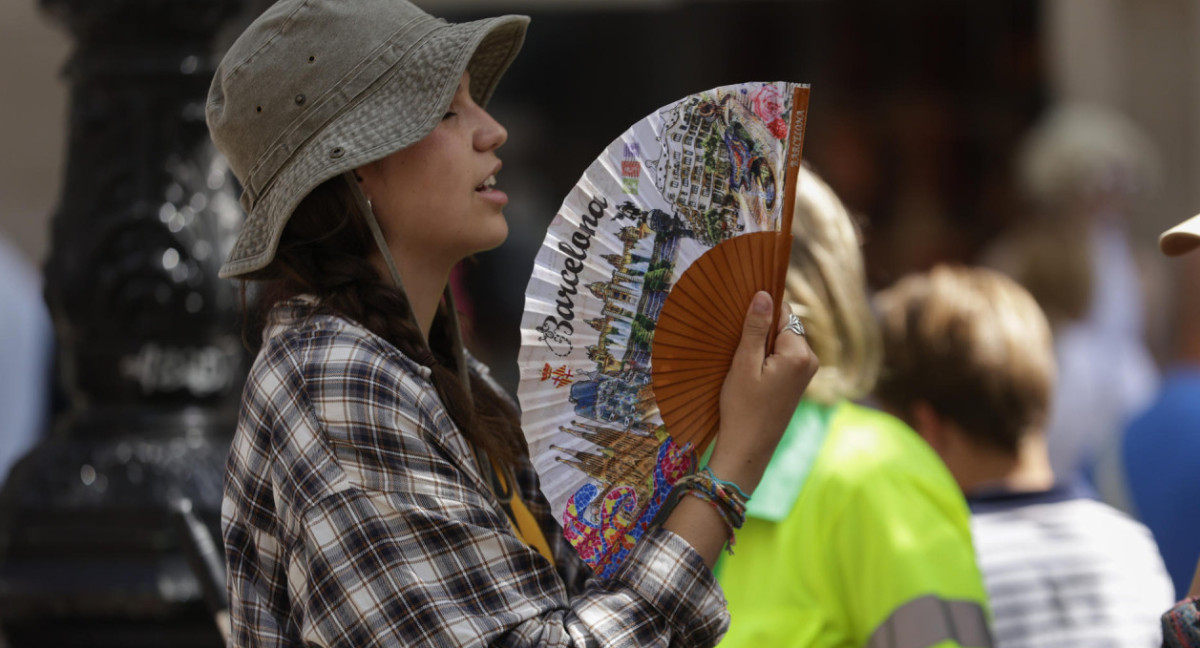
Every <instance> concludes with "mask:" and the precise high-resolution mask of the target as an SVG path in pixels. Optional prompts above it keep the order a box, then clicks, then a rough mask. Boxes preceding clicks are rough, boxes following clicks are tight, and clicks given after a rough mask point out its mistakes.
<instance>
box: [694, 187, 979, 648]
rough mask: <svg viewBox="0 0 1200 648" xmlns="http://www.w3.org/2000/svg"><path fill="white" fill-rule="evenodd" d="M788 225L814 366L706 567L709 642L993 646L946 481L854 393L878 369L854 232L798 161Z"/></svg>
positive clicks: (923, 447)
mask: <svg viewBox="0 0 1200 648" xmlns="http://www.w3.org/2000/svg"><path fill="white" fill-rule="evenodd" d="M792 233H793V234H794V235H795V240H794V243H793V246H792V252H791V263H790V269H789V271H788V277H787V294H786V298H787V299H788V301H790V302H791V303H792V308H793V310H794V311H795V312H796V313H797V314H798V315H800V317H801V318H802V319H803V321H804V324H805V327H806V328H807V331H808V339H809V343H810V344H811V346H812V348H813V350H814V351H815V352H816V354H817V357H819V358H820V359H821V368H820V369H819V370H818V372H817V375H816V377H815V378H814V379H813V381H812V383H811V384H810V385H809V388H808V390H807V391H806V392H805V396H804V400H803V401H801V403H800V406H799V407H798V408H797V410H796V413H795V416H794V417H793V419H792V422H791V425H790V426H789V427H788V430H787V431H786V432H785V433H784V437H783V440H782V441H781V442H780V444H779V447H778V449H777V450H776V452H775V455H774V457H772V459H771V462H770V464H769V465H768V467H767V469H766V472H765V473H764V475H763V479H762V482H761V483H760V484H759V486H758V488H757V489H756V490H755V492H754V494H753V497H751V499H750V502H749V505H748V510H747V519H746V523H745V526H743V527H742V529H741V530H740V531H739V532H738V533H737V538H736V540H737V542H736V546H735V547H734V550H735V554H734V555H727V556H725V557H724V558H723V559H722V561H721V562H720V563H719V565H718V568H717V577H718V580H719V582H720V583H721V586H722V587H723V588H724V591H725V597H726V599H728V602H729V612H730V615H731V618H732V623H731V626H730V629H729V632H728V634H726V636H725V638H724V640H723V641H722V642H721V644H720V646H721V647H722V648H742V647H748V648H766V647H768V646H769V647H771V648H776V647H781V646H804V647H806V648H808V647H812V648H823V647H834V646H837V647H841V646H855V647H857V646H870V647H871V648H925V647H927V646H937V647H939V648H941V647H948V646H991V645H992V643H991V632H990V629H989V620H988V619H989V617H988V610H987V595H986V593H985V589H984V586H983V581H982V577H981V576H980V572H979V568H978V566H977V565H976V561H975V553H974V550H973V549H972V543H971V532H970V513H969V512H968V510H967V505H966V502H965V500H964V498H963V495H962V493H961V491H959V489H958V486H957V485H956V484H955V482H954V478H953V477H952V476H951V475H950V473H949V471H948V470H947V469H946V467H945V465H944V464H943V463H942V462H941V460H940V459H939V458H938V456H937V455H936V454H935V453H934V452H933V450H932V449H931V448H930V447H929V445H928V444H926V443H925V442H924V441H923V440H922V439H921V438H920V437H919V436H917V434H916V433H915V432H913V431H912V430H911V429H910V428H908V427H907V426H906V425H905V424H904V423H902V422H900V421H899V420H897V419H895V418H893V417H891V416H889V415H887V414H884V413H882V412H878V411H875V410H872V409H868V408H866V407H862V406H860V405H856V404H854V403H853V402H851V401H852V400H853V399H857V398H860V397H862V396H864V395H865V394H867V393H869V392H870V391H871V389H872V387H873V386H874V383H875V380H876V377H877V376H878V373H879V366H880V360H881V353H882V350H881V349H882V346H881V343H880V334H879V328H878V324H877V323H876V321H875V318H874V316H873V314H872V312H871V307H870V302H869V299H868V296H867V293H866V286H865V279H864V271H863V259H862V254H861V252H860V250H859V240H858V233H857V230H856V228H855V227H854V224H853V223H852V222H851V220H850V217H849V215H848V214H847V213H846V209H845V207H843V206H842V203H841V201H839V200H838V198H837V196H836V195H835V194H834V193H833V191H832V190H831V189H830V188H829V186H828V185H826V184H825V183H824V182H823V181H822V180H820V179H819V178H818V177H817V176H816V175H815V174H814V173H812V172H811V171H810V170H809V169H807V168H803V169H801V172H800V181H799V183H798V187H797V198H796V208H795V215H794V221H793V228H792Z"/></svg>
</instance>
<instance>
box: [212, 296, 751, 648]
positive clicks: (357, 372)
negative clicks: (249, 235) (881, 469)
mask: <svg viewBox="0 0 1200 648" xmlns="http://www.w3.org/2000/svg"><path fill="white" fill-rule="evenodd" d="M264 338H265V342H264V346H263V349H262V351H261V352H260V353H259V355H258V358H257V359H256V360H255V363H254V365H253V367H252V369H251V371H250V376H249V378H248V381H247V385H246V391H245V393H244V395H243V399H242V411H241V416H240V418H239V423H238V428H237V433H236V435H235V438H234V442H233V446H232V449H231V451H230V456H229V462H228V468H227V475H226V485H225V496H224V502H223V505H222V527H223V536H224V541H225V553H226V561H227V567H228V574H229V576H228V586H229V597H230V611H231V615H232V618H233V635H232V637H233V639H232V640H233V643H234V644H235V645H238V646H300V645H304V646H356V647H357V646H477V645H497V646H652V645H653V646H667V645H670V646H710V645H713V644H715V643H716V642H717V640H718V639H719V638H720V637H721V635H722V634H723V633H724V631H725V629H726V628H727V627H728V624H729V616H728V613H727V612H726V610H725V602H724V599H723V597H722V594H721V591H720V588H719V587H718V586H717V584H716V581H715V580H714V579H713V577H712V573H711V572H710V571H709V569H708V568H707V567H706V566H705V565H704V562H703V560H702V559H701V558H700V556H699V554H697V553H696V552H695V551H694V550H693V549H692V548H691V546H690V545H688V543H687V542H686V541H684V540H683V539H682V538H680V537H679V536H677V535H675V534H673V533H670V532H668V531H665V530H662V529H659V530H657V531H654V532H652V533H649V534H647V535H646V536H645V537H644V538H643V539H642V540H641V541H640V542H639V543H638V545H637V546H636V548H635V549H634V551H633V553H632V554H631V555H630V557H629V559H628V561H627V562H626V563H625V564H623V565H622V567H621V568H620V569H619V570H618V572H617V573H616V574H615V575H614V577H613V578H611V579H610V580H607V581H603V582H601V581H599V580H598V579H591V580H587V579H586V576H587V575H588V572H587V568H586V567H585V566H583V565H582V563H581V562H580V561H579V560H578V558H577V557H576V556H575V554H574V552H573V551H572V550H571V548H570V547H569V545H567V543H566V542H565V540H564V539H563V536H562V531H561V528H560V527H559V526H558V524H557V523H556V522H555V520H554V519H553V518H552V516H551V515H550V512H549V506H548V504H547V503H546V500H545V498H544V497H543V496H542V494H541V492H540V491H539V489H538V485H537V477H536V475H535V474H534V472H533V470H532V468H531V466H530V465H529V463H528V462H527V461H525V462H522V464H521V465H520V466H519V467H518V470H517V481H518V487H519V489H520V494H521V496H522V498H523V499H524V501H525V503H526V504H527V505H528V508H529V510H530V512H531V513H532V514H533V516H534V517H535V518H536V520H537V522H538V524H539V526H540V527H541V529H542V531H543V533H544V535H545V537H546V539H547V541H548V542H549V543H550V545H551V550H552V552H553V554H554V556H555V561H554V562H555V563H556V564H551V562H550V561H549V560H547V559H546V558H545V557H544V556H543V555H541V554H540V553H539V552H538V551H537V550H535V549H533V548H531V547H530V546H528V545H526V544H525V543H524V542H522V541H521V540H520V539H518V537H517V536H516V535H515V534H514V532H513V530H512V527H511V525H510V523H509V520H508V517H507V516H506V514H505V511H504V509H503V508H502V506H501V504H500V502H499V501H497V499H496V498H495V496H494V495H493V494H492V491H491V489H490V488H488V486H487V483H486V482H485V481H484V479H483V477H481V475H480V473H479V471H478V470H477V467H476V465H475V461H474V459H473V453H472V452H471V449H470V447H469V445H468V442H467V441H466V439H465V438H464V437H463V436H462V435H461V434H460V433H459V432H458V430H457V429H456V428H455V426H454V424H453V422H452V421H451V419H450V417H449V415H448V413H447V412H446V411H445V409H444V408H443V406H442V404H441V402H440V401H439V399H438V397H437V394H436V392H435V390H434V387H433V385H432V383H431V382H430V380H429V377H430V372H429V370H428V369H427V368H425V367H422V366H420V365H418V364H417V363H415V362H413V361H411V360H410V359H408V358H407V357H405V356H404V355H403V354H401V353H400V352H399V351H398V350H397V349H396V348H395V347H393V346H392V345H390V344H388V343H387V342H385V341H384V340H382V339H381V338H379V337H377V336H376V335H374V334H373V333H371V332H369V331H367V330H365V329H363V328H362V327H360V326H358V325H356V324H354V323H352V322H350V321H347V320H345V319H342V318H339V317H333V316H328V315H319V314H314V313H313V312H312V309H311V306H309V305H308V302H307V301H306V300H304V299H297V300H292V301H290V302H287V303H285V304H283V305H281V306H279V307H277V308H276V309H275V310H274V311H273V312H272V317H271V320H270V321H269V325H268V327H267V330H266V332H265V334H264ZM476 368H477V369H481V366H479V365H477V366H476Z"/></svg>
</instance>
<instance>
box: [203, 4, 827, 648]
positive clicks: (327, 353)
mask: <svg viewBox="0 0 1200 648" xmlns="http://www.w3.org/2000/svg"><path fill="white" fill-rule="evenodd" d="M527 23H528V18H525V17H523V16H503V17H499V18H491V19H485V20H479V21H474V22H469V23H462V24H452V23H448V22H446V21H444V20H439V19H435V18H433V17H432V16H429V15H428V14H426V13H424V12H423V11H421V10H420V9H419V8H417V7H416V6H414V5H412V4H410V3H408V2H405V1H404V0H354V1H353V2H347V1H344V0H280V1H279V2H276V3H275V4H274V5H272V6H271V7H270V8H269V9H267V11H266V12H265V13H264V14H263V15H262V16H261V17H259V18H258V19H257V20H255V21H254V22H253V23H252V24H251V25H250V26H249V27H248V28H247V29H246V31H245V32H244V33H243V34H242V35H241V36H240V37H239V38H238V39H237V41H236V42H235V43H234V45H233V46H232V48H231V49H230V51H229V52H228V54H226V56H225V58H224V60H223V61H222V63H221V65H220V67H219V68H218V70H217V73H216V78H215V79H214V80H213V84H212V89H211V91H210V93H209V98H208V104H207V117H208V125H209V128H210V130H211V132H212V136H213V140H214V141H215V142H216V144H217V146H218V147H219V148H220V149H221V151H222V152H223V153H224V154H225V155H226V157H227V158H228V159H229V161H230V165H231V166H232V168H233V171H234V173H235V174H236V175H237V177H238V179H239V180H240V181H241V183H242V186H243V187H244V188H245V191H244V194H243V196H242V204H243V205H244V206H245V207H246V209H247V211H248V212H249V217H248V219H247V221H246V224H245V225H244V226H243V228H242V231H241V233H240V234H239V236H238V240H237V242H236V243H235V245H234V247H233V251H232V252H231V253H230V257H229V260H228V261H227V262H226V264H225V266H224V267H223V268H222V274H223V276H226V277H234V278H239V279H249V280H259V281H263V282H265V285H264V290H263V291H262V295H263V297H262V305H263V306H264V308H265V309H266V311H267V315H266V319H265V327H264V330H263V332H262V333H263V336H262V337H263V344H262V349H261V350H260V351H259V353H258V357H257V358H256V359H255V361H254V365H253V367H252V368H251V370H250V375H249V377H248V378H247V381H246V389H245V392H244V395H243V398H242V409H241V415H240V418H239V421H238V427H237V431H236V433H235V435H234V439H233V444H232V448H231V451H230V457H229V461H228V464H227V471H226V481H225V493H224V501H223V503H222V508H221V513H222V530H223V538H224V548H225V555H226V561H227V565H228V574H229V581H228V589H229V600H230V607H231V610H230V612H231V618H232V635H231V642H232V644H233V645H237V646H301V645H303V646H356V647H357V646H482V645H505V646H560V647H564V648H565V647H568V646H600V645H604V646H642V645H645V646H650V645H653V646H665V645H672V646H710V645H712V644H714V643H716V641H717V640H718V639H719V638H720V636H721V634H722V633H723V631H724V629H725V628H726V627H727V625H728V620H729V617H728V613H727V612H726V609H725V604H724V600H723V599H722V597H721V593H720V588H719V587H718V586H717V583H716V581H715V579H714V578H713V575H712V572H711V567H712V565H713V564H714V563H715V561H716V558H717V555H718V554H719V552H720V550H721V548H722V547H723V546H724V544H725V543H726V541H727V540H728V538H729V530H728V527H727V526H726V523H725V522H724V520H723V518H722V517H721V515H720V514H719V513H718V512H717V511H716V510H715V509H714V508H712V507H710V506H709V505H708V504H707V503H705V502H703V501H701V500H699V499H697V498H694V497H686V498H682V499H681V500H680V502H679V504H678V505H677V506H676V507H675V508H674V509H673V510H672V511H671V513H670V514H669V515H668V516H667V519H666V521H665V522H664V523H663V525H662V526H661V527H660V528H656V529H654V530H652V531H650V532H648V533H647V534H646V535H644V536H643V537H642V538H641V540H640V541H639V542H638V544H637V546H636V547H634V548H633V549H632V550H631V552H630V554H629V555H628V557H627V558H626V560H625V562H624V563H623V564H622V565H621V567H620V569H618V570H617V572H616V573H615V574H614V575H613V576H612V577H611V578H610V579H608V580H607V581H606V582H604V583H595V582H587V581H586V580H585V579H584V578H583V577H582V575H583V572H584V571H586V570H585V569H581V568H582V563H581V561H580V560H579V559H578V557H577V556H576V555H575V554H574V552H573V551H572V550H571V548H570V547H569V546H568V545H567V543H566V541H565V539H564V538H563V535H562V529H561V528H560V527H559V526H558V523H557V521H556V520H555V519H554V517H553V516H552V515H551V513H550V510H549V509H550V507H549V504H548V503H547V502H546V500H545V498H544V496H543V495H542V494H541V492H540V490H539V488H538V482H537V476H536V475H535V474H534V472H533V468H532V466H531V464H530V460H529V457H528V449H527V447H526V445H525V441H524V438H523V436H522V432H521V429H520V424H519V417H518V415H517V412H516V408H515V406H514V405H513V404H512V402H511V400H510V399H509V398H507V397H506V396H505V395H504V394H503V393H502V392H501V391H500V390H499V388H498V387H497V386H496V385H495V383H494V382H492V381H490V380H489V378H488V372H487V369H486V367H483V366H482V365H481V364H480V363H478V362H475V361H473V360H472V359H471V358H470V357H469V356H468V355H466V354H465V352H464V351H463V348H462V344H461V339H460V331H459V327H458V322H457V316H456V313H455V310H454V304H453V301H452V300H451V298H450V294H449V291H448V289H447V283H448V279H449V276H450V273H451V270H452V268H454V267H455V265H456V264H458V263H459V262H460V261H461V260H462V259H463V258H464V257H466V256H469V255H472V254H475V253H477V252H480V251H483V250H486V249H490V248H493V247H496V246H498V245H500V244H501V242H503V241H504V239H505V237H506V236H507V234H508V223H507V222H506V220H505V218H504V214H503V208H504V206H505V205H506V203H507V202H508V197H507V195H506V194H505V193H504V191H503V190H502V189H501V188H500V187H502V186H503V185H498V184H497V180H498V178H497V174H498V173H499V171H500V157H499V154H498V153H497V151H498V150H499V149H500V148H501V146H503V144H504V143H505V141H506V140H507V138H508V133H507V131H506V130H505V129H504V127H503V126H501V125H500V124H499V123H498V122H496V120H495V119H493V118H492V116H491V115H490V114H489V113H488V112H487V110H486V109H485V107H484V106H485V105H486V103H487V100H488V98H489V97H490V96H491V94H492V91H493V89H494V88H495V86H496V84H497V83H498V81H499V79H500V77H501V75H502V74H503V72H504V70H505V69H506V68H507V67H508V65H509V63H510V62H511V61H512V60H513V58H514V57H515V56H516V54H517V52H518V51H519V49H520V47H521V44H522V41H523V39H524V35H525V27H526V25H527ZM771 312H772V304H771V299H770V297H769V296H768V295H767V294H766V293H760V294H759V295H757V296H756V297H755V299H754V300H753V302H752V304H751V308H750V309H749V312H748V313H747V316H746V320H745V326H744V329H743V335H742V342H741V345H740V346H739V348H738V350H737V352H736V353H735V356H734V359H733V365H732V368H731V369H730V373H729V380H727V381H726V385H725V388H724V389H723V391H722V395H721V415H722V417H723V418H724V419H726V420H730V421H737V422H738V425H737V432H738V434H722V435H721V436H720V439H721V440H719V441H718V442H717V447H716V448H715V449H714V451H713V456H712V459H711V461H710V463H709V467H710V468H711V469H712V471H713V472H714V473H716V475H717V476H718V477H720V478H722V479H724V480H728V481H732V482H734V483H736V484H739V485H740V486H741V487H742V488H743V489H744V490H746V491H753V490H754V487H755V486H756V485H757V483H758V481H759V478H760V477H761V475H762V471H763V469H764V468H765V465H766V462H767V457H769V456H770V453H771V450H772V449H773V448H774V447H775V444H776V443H777V442H778V440H779V437H780V435H781V434H782V433H783V430H784V428H785V426H786V423H787V420H788V416H789V415H790V414H791V412H792V411H793V409H794V408H795V406H796V402H797V401H798V400H799V398H800V394H801V393H802V391H803V389H804V386H805V385H806V384H807V382H808V379H809V378H810V377H811V376H812V374H813V372H814V371H815V370H816V363H815V359H814V358H813V357H812V355H811V353H810V352H809V350H808V346H807V344H806V343H805V342H804V338H803V337H802V336H800V335H794V334H792V333H788V332H786V330H787V329H785V328H784V326H783V321H781V322H779V323H778V328H779V329H780V330H781V333H780V337H779V338H778V342H777V344H776V348H775V353H774V354H772V355H771V356H769V357H764V349H765V343H766V338H767V332H768V330H769V329H770V327H771V326H773V325H776V324H777V323H775V322H772V321H771ZM693 483H696V484H699V482H693ZM710 486H711V483H710Z"/></svg>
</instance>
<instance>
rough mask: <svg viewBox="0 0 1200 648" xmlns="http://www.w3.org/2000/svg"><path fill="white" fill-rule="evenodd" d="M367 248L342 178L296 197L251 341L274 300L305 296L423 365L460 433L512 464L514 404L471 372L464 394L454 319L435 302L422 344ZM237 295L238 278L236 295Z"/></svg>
mask: <svg viewBox="0 0 1200 648" xmlns="http://www.w3.org/2000/svg"><path fill="white" fill-rule="evenodd" d="M374 247H375V243H374V239H373V238H372V237H371V232H370V229H369V227H368V225H367V222H366V218H365V216H364V215H363V214H361V213H360V210H359V209H358V207H357V204H356V203H355V200H354V198H353V195H352V194H351V193H350V188H349V186H348V185H347V184H346V181H345V180H344V179H343V177H342V176H339V177H336V178H333V179H331V180H327V181H326V182H325V183H323V184H321V185H320V186H318V187H317V188H316V189H314V190H313V191H312V193H310V194H309V195H308V196H307V197H306V198H305V199H304V200H303V201H301V203H300V205H299V206H298V207H297V208H296V211H295V212H294V213H293V214H292V217H291V218H290V219H289V220H288V224H287V226H286V227H285V228H284V231H283V234H282V236H281V237H280V242H279V248H278V250H277V251H276V253H275V260H274V261H273V262H272V264H271V266H269V267H268V270H267V271H268V272H270V276H271V279H269V280H266V281H264V282H263V283H262V285H261V292H260V293H259V297H258V299H257V306H256V307H255V309H254V313H252V314H251V316H250V319H249V322H248V326H247V329H248V330H249V331H250V332H251V339H254V340H258V339H261V338H262V335H261V333H262V328H263V326H264V325H265V323H266V318H267V314H268V313H269V312H270V310H271V308H272V307H273V306H274V305H275V304H278V303H280V302H281V301H283V300H286V299H289V298H291V297H295V296H297V295H312V296H314V297H316V298H317V312H321V313H327V314H332V315H338V316H341V317H345V318H347V319H350V320H352V321H354V322H357V323H358V324H360V325H362V326H363V327H365V328H367V329H368V330H370V331H371V332H373V333H375V334H376V335H378V336H379V337H381V338H383V339H384V340H387V341H388V342H389V343H391V344H392V345H394V346H395V347H396V348H397V349H399V350H400V352H401V353H403V354H404V355H406V356H408V357H409V358H411V359H412V360H414V361H416V362H417V363H419V364H421V365H423V366H425V367H429V369H430V370H432V380H433V385H434V387H435V388H436V390H437V394H438V396H439V397H440V398H441V401H442V404H443V405H444V406H445V408H446V411H447V412H448V413H449V414H450V418H451V419H452V420H453V421H454V424H455V425H456V426H457V427H458V429H459V431H461V432H462V434H463V436H465V437H466V438H467V440H469V441H470V442H471V443H472V444H474V445H475V447H476V448H478V449H481V450H483V451H484V452H486V453H487V455H488V456H489V457H491V458H492V459H493V460H495V461H496V462H497V463H499V464H500V465H501V466H502V467H503V466H510V467H511V466H513V465H514V464H515V462H516V459H517V457H519V456H524V455H527V454H528V447H527V446H526V444H525V437H524V435H523V434H522V432H521V425H520V417H519V415H518V413H517V411H516V408H514V407H513V405H512V404H511V402H510V401H508V400H507V399H506V398H503V397H501V395H500V394H497V393H496V392H495V391H494V390H493V389H492V388H491V387H490V386H489V385H488V384H487V383H486V382H484V381H483V380H482V379H481V378H480V377H479V376H477V375H475V374H474V373H471V374H470V382H471V384H470V390H471V391H470V396H468V393H467V391H466V390H464V389H463V385H462V383H461V381H460V379H459V374H458V372H457V369H458V367H457V358H456V357H455V354H454V353H453V351H452V347H451V340H452V339H453V337H452V332H451V331H450V327H451V326H453V325H454V323H453V319H452V318H451V317H450V316H449V313H448V311H447V305H446V303H445V302H444V301H443V302H442V304H441V305H440V306H439V308H438V313H437V315H436V316H435V318H434V321H433V326H432V327H431V329H430V332H429V344H428V345H427V344H426V343H425V340H424V338H423V336H422V335H421V331H420V329H419V328H418V327H417V324H416V321H415V320H414V318H413V316H412V309H411V308H410V306H409V303H408V299H407V297H406V296H405V295H404V293H403V292H402V291H400V290H398V289H397V288H396V287H395V286H392V285H391V284H390V282H385V281H384V280H383V278H382V277H380V275H379V273H378V272H377V271H376V270H375V267H374V266H373V265H372V264H371V262H370V261H369V260H368V254H369V253H370V252H371V251H373V250H374ZM244 295H245V285H244V284H243V299H245V297H244ZM472 402H473V404H474V406H473V407H472V406H471V404H472ZM481 468H482V467H481ZM484 470H485V471H486V470H487V469H486V468H484Z"/></svg>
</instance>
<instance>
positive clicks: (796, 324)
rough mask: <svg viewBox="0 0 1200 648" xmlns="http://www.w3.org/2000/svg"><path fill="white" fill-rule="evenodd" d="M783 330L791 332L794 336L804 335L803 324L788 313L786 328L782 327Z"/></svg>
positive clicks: (794, 315)
mask: <svg viewBox="0 0 1200 648" xmlns="http://www.w3.org/2000/svg"><path fill="white" fill-rule="evenodd" d="M783 330H785V331H791V332H792V333H795V334H796V335H804V322H801V321H800V318H799V317H796V314H795V313H788V323H787V326H785V327H783Z"/></svg>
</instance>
